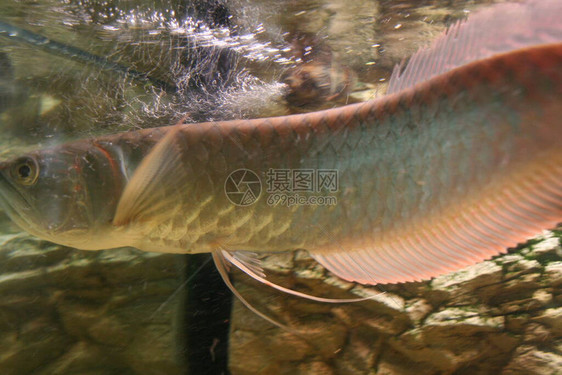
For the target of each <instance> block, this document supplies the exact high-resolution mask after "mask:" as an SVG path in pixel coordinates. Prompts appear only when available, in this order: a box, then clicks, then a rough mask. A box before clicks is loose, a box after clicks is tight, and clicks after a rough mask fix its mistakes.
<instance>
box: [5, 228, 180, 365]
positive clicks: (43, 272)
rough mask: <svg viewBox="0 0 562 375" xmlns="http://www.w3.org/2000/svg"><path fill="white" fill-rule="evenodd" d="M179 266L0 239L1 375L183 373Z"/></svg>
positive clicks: (156, 258)
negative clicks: (180, 340)
mask: <svg viewBox="0 0 562 375" xmlns="http://www.w3.org/2000/svg"><path fill="white" fill-rule="evenodd" d="M184 260H185V257H182V256H178V255H172V254H155V253H144V252H140V251H136V250H132V249H118V250H109V251H106V252H105V251H101V252H85V251H76V250H72V249H69V248H65V247H63V246H58V245H53V244H51V243H48V242H45V241H41V240H38V239H36V238H34V237H31V236H30V235H26V234H7V235H3V236H0V373H2V374H8V375H10V374H13V375H26V374H31V373H33V374H45V375H47V374H101V373H103V374H110V373H120V374H129V373H130V374H132V373H138V374H141V373H142V374H155V375H156V374H166V375H173V374H182V370H181V367H182V363H181V360H180V359H179V357H178V358H176V356H177V354H178V353H179V352H180V351H182V350H183V349H184V348H183V346H182V344H181V342H179V341H178V340H177V337H176V336H177V335H178V332H179V330H180V328H178V324H177V322H178V317H180V316H181V315H182V313H181V311H180V307H181V305H182V303H181V301H182V299H184V298H185V297H183V294H184V293H183V289H180V290H179V292H178V293H177V294H174V293H175V292H176V291H177V290H178V288H180V285H181V279H182V278H181V276H182V274H183V269H184V266H185V265H184ZM172 295H174V296H175V298H170V297H171V296H172Z"/></svg>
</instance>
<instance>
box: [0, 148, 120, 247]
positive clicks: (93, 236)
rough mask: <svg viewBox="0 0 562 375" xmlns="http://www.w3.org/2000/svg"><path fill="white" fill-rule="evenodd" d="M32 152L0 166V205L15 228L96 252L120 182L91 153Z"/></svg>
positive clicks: (103, 161) (108, 226) (101, 159)
mask: <svg viewBox="0 0 562 375" xmlns="http://www.w3.org/2000/svg"><path fill="white" fill-rule="evenodd" d="M84 146H85V145H84V144H80V143H79V142H78V143H77V144H75V145H71V146H64V147H57V148H52V149H46V150H43V151H35V152H31V153H28V154H26V155H23V156H20V157H17V158H15V159H13V160H9V161H6V162H1V163H0V205H1V206H2V207H3V209H4V211H5V212H6V213H7V215H8V216H9V217H10V218H11V219H12V221H14V222H15V223H16V224H17V225H18V226H19V227H21V228H22V229H24V230H26V231H28V232H29V233H31V234H33V235H35V236H37V237H40V238H43V239H46V240H49V241H52V242H55V243H59V244H62V245H66V246H71V247H75V248H80V249H91V250H94V249H99V248H103V247H104V246H106V247H107V245H106V244H104V243H103V242H104V239H107V236H106V234H107V233H109V231H110V230H112V228H111V219H112V217H113V214H114V212H115V208H116V206H117V199H118V197H119V194H120V192H121V190H122V184H123V182H122V181H121V179H120V178H119V176H116V175H115V173H112V171H114V170H113V169H111V166H110V165H108V164H110V161H111V160H109V159H108V158H107V157H105V156H104V155H100V152H99V151H98V152H96V150H95V148H94V149H92V147H84Z"/></svg>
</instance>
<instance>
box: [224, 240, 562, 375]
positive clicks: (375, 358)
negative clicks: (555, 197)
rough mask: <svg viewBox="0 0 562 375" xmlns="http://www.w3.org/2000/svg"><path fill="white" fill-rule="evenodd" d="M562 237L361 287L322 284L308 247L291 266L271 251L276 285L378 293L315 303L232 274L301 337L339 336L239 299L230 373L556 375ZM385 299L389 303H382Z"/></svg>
mask: <svg viewBox="0 0 562 375" xmlns="http://www.w3.org/2000/svg"><path fill="white" fill-rule="evenodd" d="M560 240H561V232H560V231H559V230H557V231H553V232H548V231H547V232H544V233H543V234H542V235H541V236H539V237H537V238H535V239H533V240H531V241H529V243H528V244H526V245H524V246H520V247H519V248H517V249H514V250H511V251H510V252H509V253H508V254H505V255H501V256H497V257H495V258H493V259H491V260H488V261H486V262H482V263H480V264H476V265H474V266H472V267H467V268H465V269H463V270H460V271H458V272H453V273H450V274H447V275H443V276H440V277H438V278H435V279H433V280H431V281H426V282H423V283H406V284H399V285H382V286H378V287H377V286H375V287H364V286H361V287H360V288H353V287H352V286H351V285H350V284H349V283H346V282H341V283H339V284H338V283H336V282H326V280H330V278H331V277H332V276H330V274H329V273H327V272H325V271H323V270H322V269H319V268H318V266H317V265H316V264H315V263H314V261H312V260H311V259H309V258H308V260H307V258H306V256H305V255H304V254H303V253H302V252H297V253H296V254H295V255H294V258H293V260H292V261H290V260H287V256H286V254H284V255H283V264H285V265H286V264H291V265H294V267H295V269H293V270H290V271H287V268H286V267H275V266H274V265H275V261H274V259H275V255H271V256H268V257H267V258H265V260H264V263H263V265H264V268H265V270H266V273H267V276H268V279H269V280H271V281H274V282H276V283H279V284H282V285H284V286H290V287H292V288H296V289H297V290H299V291H301V292H305V293H309V294H314V295H319V296H324V297H331V298H345V297H348V298H349V297H353V296H354V295H353V294H352V292H356V294H355V296H356V295H361V296H364V295H367V293H369V292H370V293H372V294H377V299H376V300H374V301H364V302H359V303H353V304H324V303H315V302H310V301H307V300H302V299H299V298H297V297H292V296H285V295H283V294H280V293H279V292H277V291H275V290H273V289H270V288H268V287H265V286H263V285H261V284H258V283H257V282H255V281H254V280H250V279H249V278H248V277H247V276H246V275H244V274H241V273H239V272H237V273H234V274H233V278H234V280H235V282H236V286H237V288H238V289H239V290H240V292H241V293H242V294H243V295H244V296H246V297H247V298H248V299H250V300H251V303H252V304H254V306H256V307H257V308H258V309H259V310H260V311H262V312H265V313H266V314H267V315H268V316H270V317H272V318H274V319H276V320H278V321H279V322H281V323H283V324H286V325H288V326H289V327H291V328H292V329H296V330H302V332H303V335H302V336H303V337H304V338H310V336H309V334H308V330H309V329H310V330H313V331H322V330H324V331H325V332H330V333H332V334H333V335H335V336H337V337H339V339H338V340H335V341H334V340H327V339H326V338H323V339H320V340H314V341H312V340H310V341H311V344H309V345H307V344H306V343H305V342H304V341H302V339H301V338H299V337H295V336H292V335H291V334H290V333H289V332H286V331H284V330H282V329H280V328H277V327H274V326H272V325H270V324H269V323H267V322H265V321H262V322H260V320H261V319H260V318H258V317H256V316H255V314H253V313H252V312H250V311H248V310H247V309H246V308H245V307H243V306H242V305H241V303H240V302H239V301H237V300H236V301H235V302H234V306H233V316H232V324H231V336H230V355H229V361H230V367H231V373H232V375H246V374H278V373H291V374H301V373H303V372H302V371H303V369H307V370H308V369H313V368H318V369H322V371H324V372H323V373H326V374H330V373H334V374H354V375H355V374H375V373H376V374H386V375H399V374H424V375H425V374H427V375H437V374H444V373H447V374H452V373H455V374H456V373H459V374H461V373H462V374H499V373H501V374H504V375H507V374H509V375H515V374H556V373H557V371H559V369H560V368H562V367H561V366H562V350H561V348H562V344H561V342H562V341H561V337H562V308H561V307H560V305H561V299H560V296H561V293H562V291H561V288H560V285H562V266H561V265H562V257H561V256H559V255H558V254H559V251H557V250H556V249H557V248H559V247H560ZM547 247H549V248H547ZM535 248H536V249H539V251H536V252H535V251H534V249H535ZM545 254H548V256H545ZM321 281H324V282H321ZM358 291H360V292H358ZM384 297H386V299H387V300H388V301H389V302H387V303H382V302H381V301H382V300H383V298H384ZM392 301H395V302H397V303H393V302H392ZM291 337H292V338H291ZM320 337H321V336H320ZM342 338H344V339H342ZM280 343H285V344H286V345H280ZM289 343H290V344H289ZM312 344H313V345H312ZM284 352H288V353H285V354H283V353H284ZM248 361H249V364H247V363H248ZM311 371H312V370H311ZM318 371H320V370H318ZM311 373H314V372H311Z"/></svg>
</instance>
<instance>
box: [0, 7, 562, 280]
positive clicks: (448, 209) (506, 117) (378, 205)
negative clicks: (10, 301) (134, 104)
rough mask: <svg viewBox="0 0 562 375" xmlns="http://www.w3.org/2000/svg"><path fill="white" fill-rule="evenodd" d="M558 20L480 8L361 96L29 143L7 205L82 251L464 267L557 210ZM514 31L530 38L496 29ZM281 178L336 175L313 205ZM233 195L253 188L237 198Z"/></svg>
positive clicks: (345, 272)
mask: <svg viewBox="0 0 562 375" xmlns="http://www.w3.org/2000/svg"><path fill="white" fill-rule="evenodd" d="M510 12H511V13H510ZM513 12H515V13H513ZM505 14H507V15H508V16H502V15H505ZM514 14H515V16H522V17H527V18H525V20H526V22H521V21H520V20H519V19H513V17H514ZM528 14H530V16H529V15H528ZM561 16H562V7H561V6H560V4H557V2H556V1H542V2H540V1H531V2H529V3H527V4H509V5H504V6H497V7H495V8H494V9H492V10H488V11H485V12H483V13H482V15H480V16H475V17H474V21H471V20H469V21H468V22H466V23H461V24H459V25H456V26H454V27H453V28H451V29H450V30H449V32H448V33H447V34H446V35H445V36H443V37H442V38H441V39H440V41H438V42H437V43H436V44H435V45H434V47H432V48H430V49H429V50H422V51H420V52H419V53H418V54H416V55H415V56H414V57H413V58H412V59H411V61H410V63H409V64H408V65H407V67H406V68H405V69H402V68H398V70H397V71H396V72H395V73H394V74H393V78H392V79H391V83H390V93H389V94H388V95H387V96H385V97H382V98H379V99H375V100H372V101H369V102H365V103H360V104H355V105H349V106H345V107H342V108H337V109H331V110H326V111H320V112H315V113H310V114H303V115H292V116H284V117H276V118H264V119H254V120H236V121H226V122H207V123H200V124H190V125H176V126H170V127H165V128H156V129H145V130H139V131H133V132H127V133H121V134H115V135H108V136H102V137H98V138H91V139H84V140H79V141H74V142H70V143H67V144H63V145H60V146H57V147H53V148H49V149H45V150H41V151H35V152H31V153H29V154H27V155H24V156H22V157H19V158H17V159H15V160H12V161H7V162H3V163H1V165H0V175H1V177H0V192H1V196H2V198H1V202H2V205H3V207H4V209H5V211H6V212H7V213H8V215H9V216H10V217H11V218H12V219H13V220H14V221H15V222H16V223H17V224H18V225H20V226H21V227H22V228H23V229H25V230H27V231H29V232H30V233H32V234H34V235H36V236H38V237H41V238H44V239H46V240H49V241H53V242H56V243H60V244H64V245H67V246H71V247H75V248H79V249H87V250H96V249H109V248H115V247H121V246H133V247H136V248H138V249H141V250H146V251H159V252H174V253H199V252H216V251H219V250H220V251H226V252H227V253H229V254H235V253H236V251H243V250H248V251H254V252H279V251H287V250H294V249H306V250H308V251H309V252H310V254H311V255H312V256H313V257H314V258H315V259H316V260H317V261H318V262H320V263H321V264H322V265H324V266H325V267H326V268H328V269H329V270H331V271H333V272H334V273H335V274H336V275H338V276H340V277H342V278H344V279H346V280H351V281H357V282H360V283H366V284H375V283H396V282H407V281H414V280H421V279H427V278H430V277H433V276H436V275H438V274H441V273H445V272H448V271H451V270H455V269H459V268H461V267H464V266H468V265H470V264H473V263H475V262H478V261H481V260H484V259H486V258H489V257H491V256H493V255H496V254H499V253H501V252H504V251H505V250H506V248H508V247H510V246H514V245H516V244H517V243H519V242H522V241H524V240H526V239H527V238H529V237H530V236H532V235H534V234H537V233H538V232H539V231H541V230H543V229H547V228H551V227H554V226H555V225H556V224H557V223H559V222H560V221H562V27H561V26H560V22H559V20H560V18H561ZM510 17H511V18H510ZM490 20H493V21H494V22H490ZM483 25H484V26H486V25H487V26H486V27H484V26H483ZM507 25H511V26H507ZM494 27H497V29H498V30H499V31H498V32H497V33H496V34H493V33H494V31H493V30H494ZM513 29H516V30H523V32H525V33H527V32H528V35H527V34H525V35H524V36H528V37H527V38H519V37H520V36H521V34H519V37H516V38H507V37H506V33H511V31H512V30H513ZM527 29H530V31H528V30H527ZM478 32H480V34H478ZM479 35H480V36H479ZM494 43H495V44H494ZM480 44H482V48H480ZM484 50H486V51H484ZM279 171H285V172H287V171H289V172H293V173H297V172H298V173H299V174H300V175H301V176H307V173H308V176H310V175H311V173H312V175H313V176H315V178H317V179H316V180H315V181H316V182H318V181H319V180H318V175H319V173H325V172H330V173H332V174H331V176H332V177H334V176H335V177H336V178H337V186H336V188H335V189H319V190H318V191H316V192H315V193H313V194H312V195H314V196H315V197H314V200H315V201H316V203H317V204H312V203H314V202H313V200H311V199H310V197H311V196H312V195H311V193H307V192H301V193H300V194H301V195H302V196H304V197H305V198H306V202H304V204H302V203H303V202H301V204H295V205H288V204H279V202H280V201H279V200H277V198H276V199H275V200H272V199H271V197H272V196H275V195H274V194H273V193H272V190H273V188H274V187H275V186H271V184H270V183H271V176H272V175H275V174H277V175H276V176H277V177H279V176H282V174H279V173H280V172H279ZM322 171H323V172H322ZM285 172H283V173H285ZM229 176H230V178H229ZM286 176H287V175H285V177H286ZM274 177H275V176H274ZM293 177H294V175H293ZM279 178H280V177H279ZM283 181H284V180H283ZM274 182H275V181H274ZM276 182H277V183H279V181H276ZM281 182H282V181H281ZM295 186H296V185H295ZM258 188H259V189H258ZM293 188H294V186H293ZM256 189H257V190H256ZM244 193H254V195H253V196H250V197H251V198H253V199H251V200H250V201H247V202H242V201H240V202H239V203H244V204H234V203H233V202H232V201H231V199H232V197H233V195H232V194H242V195H243V194H244ZM290 193H295V190H293V191H291V192H290ZM229 194H230V195H229ZM275 197H279V196H275ZM319 202H320V203H326V202H331V203H332V204H318V203H319ZM281 203H283V202H281Z"/></svg>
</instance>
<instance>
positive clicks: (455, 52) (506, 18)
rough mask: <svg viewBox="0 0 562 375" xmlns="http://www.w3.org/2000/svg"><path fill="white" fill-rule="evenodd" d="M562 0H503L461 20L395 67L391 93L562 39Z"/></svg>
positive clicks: (390, 86) (390, 82)
mask: <svg viewBox="0 0 562 375" xmlns="http://www.w3.org/2000/svg"><path fill="white" fill-rule="evenodd" d="M561 19H562V1H560V0H531V1H528V2H525V3H505V4H498V5H496V6H493V7H490V8H488V9H485V10H482V11H480V12H477V13H475V14H473V15H471V16H470V17H469V19H468V20H467V21H459V22H457V23H455V24H454V25H453V26H451V27H450V28H449V29H448V30H447V31H446V32H445V33H443V34H442V35H441V36H440V37H438V38H437V39H436V40H435V41H434V42H433V44H432V45H431V46H430V47H429V48H423V49H420V50H419V51H418V52H416V53H415V54H414V55H413V56H412V57H411V58H410V60H409V62H408V64H407V65H406V66H405V67H404V63H402V64H399V65H397V66H396V67H394V71H393V72H392V76H391V77H390V81H389V85H388V90H387V94H393V93H396V92H399V91H402V90H404V89H406V88H408V87H412V86H415V85H416V84H418V83H420V82H424V81H427V80H428V79H430V78H432V77H434V76H437V75H439V74H443V73H445V72H448V71H450V70H452V69H454V68H457V67H459V66H461V65H464V64H467V63H470V62H473V61H476V60H480V59H484V58H487V57H491V56H493V55H496V54H499V53H505V52H509V51H513V50H516V49H520V48H525V47H530V46H535V45H539V44H549V43H559V42H561V41H562V21H561Z"/></svg>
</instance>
